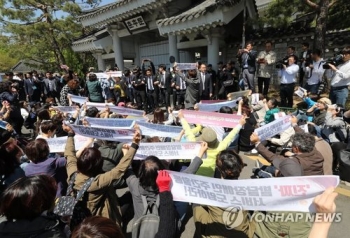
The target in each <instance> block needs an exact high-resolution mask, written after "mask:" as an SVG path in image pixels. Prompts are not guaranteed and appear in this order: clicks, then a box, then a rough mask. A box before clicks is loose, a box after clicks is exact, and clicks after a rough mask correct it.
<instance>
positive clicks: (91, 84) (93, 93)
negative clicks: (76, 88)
mask: <svg viewBox="0 0 350 238" xmlns="http://www.w3.org/2000/svg"><path fill="white" fill-rule="evenodd" d="M86 90H87V95H88V97H89V101H90V102H104V99H103V95H102V87H101V83H100V82H99V81H98V79H97V76H96V74H89V80H88V81H86Z"/></svg>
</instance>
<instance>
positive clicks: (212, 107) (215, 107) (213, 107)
mask: <svg viewBox="0 0 350 238" xmlns="http://www.w3.org/2000/svg"><path fill="white" fill-rule="evenodd" d="M239 100H241V98H237V99H235V100H233V101H227V102H219V103H210V104H206V103H198V107H199V111H204V112H216V111H219V110H220V108H222V107H224V106H226V107H230V108H233V107H236V106H237V103H238V102H239Z"/></svg>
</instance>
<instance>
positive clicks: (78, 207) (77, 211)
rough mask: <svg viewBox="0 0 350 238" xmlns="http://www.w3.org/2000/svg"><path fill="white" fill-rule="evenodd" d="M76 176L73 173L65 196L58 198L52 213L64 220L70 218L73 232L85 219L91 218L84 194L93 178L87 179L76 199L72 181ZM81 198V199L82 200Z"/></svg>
mask: <svg viewBox="0 0 350 238" xmlns="http://www.w3.org/2000/svg"><path fill="white" fill-rule="evenodd" d="M76 176H77V172H75V173H74V174H73V175H72V177H71V179H70V181H69V185H68V189H67V193H66V196H62V197H60V198H58V201H57V202H56V206H55V208H54V211H53V212H54V213H55V214H56V215H59V216H61V217H64V218H70V229H71V230H74V228H75V227H77V226H78V225H79V224H80V223H81V222H82V221H83V220H84V219H85V218H87V217H90V216H92V214H91V211H90V210H89V209H88V208H87V204H86V203H87V197H86V196H85V195H86V194H85V192H86V191H87V190H88V189H89V187H90V185H91V183H92V181H93V180H94V177H91V178H89V179H88V180H87V181H86V182H85V183H84V185H83V187H82V188H81V190H80V191H78V192H77V195H76V197H75V196H74V193H73V186H74V181H75V178H76ZM82 198H83V199H82Z"/></svg>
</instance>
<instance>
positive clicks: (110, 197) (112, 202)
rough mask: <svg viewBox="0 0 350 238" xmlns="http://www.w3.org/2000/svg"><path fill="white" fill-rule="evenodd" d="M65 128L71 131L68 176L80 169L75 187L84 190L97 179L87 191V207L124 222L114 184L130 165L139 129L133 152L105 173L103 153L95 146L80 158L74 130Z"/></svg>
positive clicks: (138, 136)
mask: <svg viewBox="0 0 350 238" xmlns="http://www.w3.org/2000/svg"><path fill="white" fill-rule="evenodd" d="M63 129H64V130H65V131H66V132H67V133H68V139H67V144H66V148H65V152H64V155H65V157H66V158H67V174H68V178H71V176H72V175H73V174H74V173H75V172H77V175H76V179H75V181H74V189H76V190H80V189H81V187H82V186H83V184H84V183H85V182H86V181H87V180H88V179H89V178H91V177H94V180H93V182H92V183H91V185H90V187H89V188H88V190H87V201H88V202H87V207H88V209H89V210H90V211H91V214H92V215H94V216H96V215H100V216H103V217H106V218H110V219H111V220H113V221H114V222H116V223H117V224H119V225H120V222H121V212H120V208H119V204H118V197H117V195H116V192H115V189H114V187H113V181H115V180H117V179H119V178H121V177H122V176H123V175H124V173H125V171H126V170H127V168H128V167H129V165H130V163H131V161H132V159H133V157H134V155H135V153H136V151H137V149H138V145H139V143H140V140H141V133H140V131H139V130H136V131H135V134H134V137H133V141H132V144H131V146H130V148H129V151H128V153H127V154H126V155H124V156H123V158H122V159H121V160H120V162H119V164H118V165H117V166H116V167H115V168H114V169H112V170H111V171H109V172H106V173H103V170H102V166H103V159H102V158H101V153H100V151H99V150H97V149H95V148H86V149H85V150H84V151H83V152H82V154H81V156H80V158H79V159H77V158H76V154H75V144H74V136H75V133H74V131H73V130H72V129H71V128H70V127H69V126H66V125H63Z"/></svg>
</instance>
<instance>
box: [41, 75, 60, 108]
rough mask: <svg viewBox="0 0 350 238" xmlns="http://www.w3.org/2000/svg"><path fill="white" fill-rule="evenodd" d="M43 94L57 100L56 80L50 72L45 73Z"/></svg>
mask: <svg viewBox="0 0 350 238" xmlns="http://www.w3.org/2000/svg"><path fill="white" fill-rule="evenodd" d="M44 95H45V97H46V98H53V99H54V100H55V101H56V102H57V101H58V100H59V91H58V86H57V81H56V78H55V77H54V76H53V75H52V72H47V73H46V78H45V79H44ZM56 98H57V100H56Z"/></svg>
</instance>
